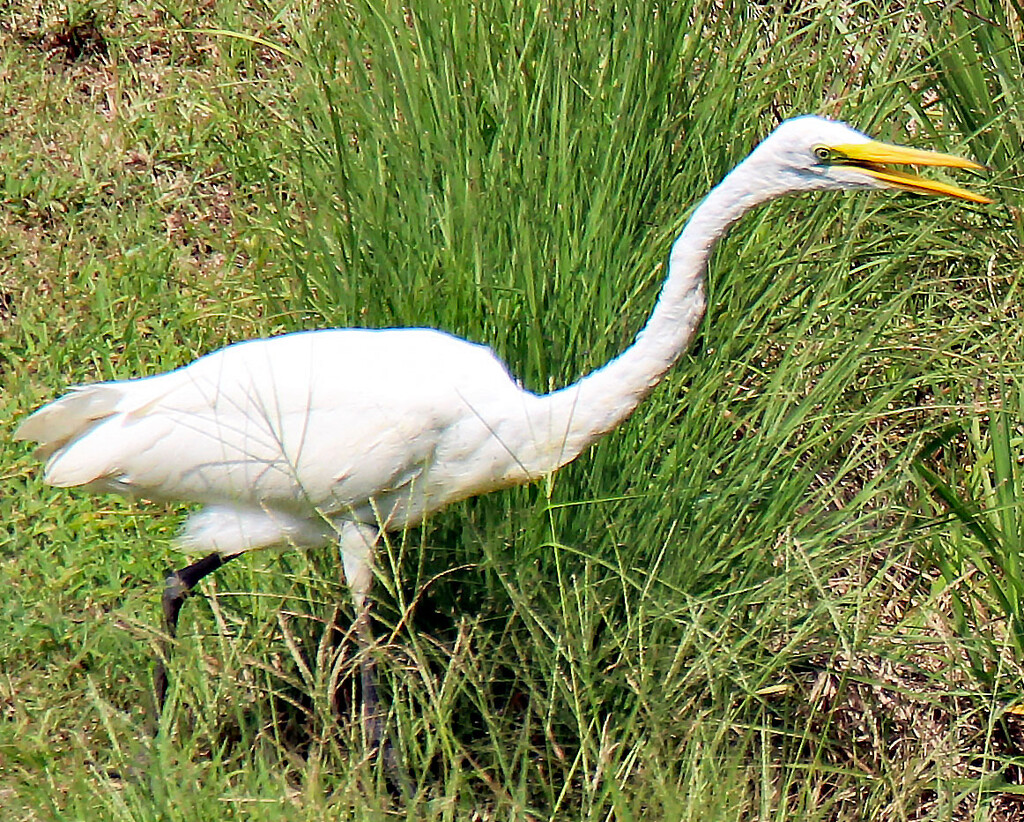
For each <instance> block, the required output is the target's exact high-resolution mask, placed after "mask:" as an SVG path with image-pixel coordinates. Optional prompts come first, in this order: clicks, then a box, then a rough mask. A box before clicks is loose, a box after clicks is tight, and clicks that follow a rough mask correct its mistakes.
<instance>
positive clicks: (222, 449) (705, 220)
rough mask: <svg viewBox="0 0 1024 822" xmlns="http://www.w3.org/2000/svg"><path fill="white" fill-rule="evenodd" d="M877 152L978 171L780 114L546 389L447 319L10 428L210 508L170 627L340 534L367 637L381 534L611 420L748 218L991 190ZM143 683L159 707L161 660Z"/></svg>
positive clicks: (521, 474)
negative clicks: (238, 567) (601, 337)
mask: <svg viewBox="0 0 1024 822" xmlns="http://www.w3.org/2000/svg"><path fill="white" fill-rule="evenodd" d="M891 164H914V165H928V166H950V167H956V168H980V166H978V165H977V164H976V163H973V162H971V161H969V160H964V159H960V158H957V157H953V156H949V155H946V154H938V153H934V152H929V151H920V150H915V149H909V148H902V147H899V146H893V145H887V144H884V143H879V142H875V141H873V140H871V139H869V138H868V137H867V136H865V135H864V134H861V133H860V132H858V131H855V130H854V129H852V128H850V127H848V126H846V125H843V124H842V123H837V122H833V121H829V120H825V119H822V118H819V117H813V116H805V117H799V118H796V119H793V120H789V121H786V122H784V123H782V124H781V125H780V126H779V127H778V128H777V129H776V130H775V131H774V132H773V133H772V134H771V135H770V136H769V137H768V138H767V139H765V140H764V142H762V143H761V144H760V145H759V146H758V147H757V148H756V149H755V150H754V151H753V152H752V153H751V154H750V155H749V156H748V157H747V158H746V159H745V160H744V161H743V162H742V163H741V164H740V165H739V166H737V167H736V168H735V170H734V171H733V172H732V173H731V174H729V175H728V176H727V177H726V178H725V179H724V180H723V181H722V182H721V183H720V184H719V185H718V186H717V187H716V188H715V189H714V190H712V191H711V193H710V194H709V195H708V196H707V197H706V198H705V199H704V201H703V202H702V203H701V204H700V205H699V207H697V209H696V210H695V211H694V212H693V216H692V217H691V218H690V220H689V222H688V223H687V224H686V227H685V228H684V230H683V232H682V233H681V234H680V235H679V237H678V239H677V240H676V241H675V244H674V245H673V246H672V250H671V254H670V256H669V262H668V272H667V276H666V278H665V282H664V285H663V287H662V290H661V295H660V297H659V299H658V301H657V304H656V305H655V307H654V310H653V312H652V314H651V316H650V319H649V320H648V322H647V325H646V326H645V327H644V328H643V329H642V330H641V331H640V333H639V335H638V336H637V338H636V340H635V342H634V343H633V345H631V346H630V347H629V348H627V349H626V350H625V351H624V352H623V353H622V354H621V355H620V356H618V357H617V358H615V359H614V360H612V361H611V362H609V363H608V364H607V365H605V366H604V367H603V368H601V369H599V370H597V371H594V372H593V373H591V374H589V375H587V376H586V377H583V378H582V379H581V380H579V381H578V382H576V383H574V384H572V385H570V386H568V387H566V388H563V389H561V390H559V391H554V392H552V393H549V394H543V395H538V394H533V393H531V392H529V391H526V390H524V389H523V388H522V387H520V386H519V385H518V384H517V383H516V381H515V380H514V379H513V378H512V377H511V376H510V374H509V372H508V370H507V369H506V367H505V366H504V365H503V364H502V362H501V361H500V360H498V358H497V357H496V356H495V355H494V353H493V352H492V351H491V350H490V349H488V348H486V347H484V346H482V345H476V344H473V343H470V342H467V341H465V340H462V339H459V338H457V337H453V336H451V335H450V334H446V333H444V332H443V331H436V330H431V329H426V328H391V329H383V330H364V329H332V330H322V331H311V332H302V333H295V334H286V335H283V336H279V337H274V338H272V339H263V340H254V341H249V342H242V343H238V344H235V345H231V346H228V347H227V348H224V349H222V350H220V351H217V352H214V353H212V354H209V355H207V356H205V357H202V358H200V359H199V360H197V361H195V362H194V363H192V364H191V365H188V366H185V367H183V368H179V369H177V370H175V371H171V372H169V373H166V374H161V375H157V376H153V377H146V378H142V379H133V380H124V381H117V382H102V383H96V384H93V385H85V386H79V387H75V388H72V389H71V390H70V392H69V393H68V394H66V395H65V396H63V397H61V398H60V399H58V400H56V401H55V402H52V403H50V404H49V405H46V406H45V407H43V408H41V409H40V410H38V411H36V412H35V413H34V414H32V415H31V416H30V417H29V418H28V419H26V420H25V421H24V422H23V423H22V425H21V426H20V428H19V429H18V431H17V434H16V436H17V437H18V438H19V439H24V440H35V441H37V442H38V443H39V449H38V452H37V453H38V454H39V455H40V456H41V457H43V458H46V470H45V475H44V479H45V481H46V482H48V483H50V484H51V485H55V486H59V487H70V486H80V487H83V488H87V489H89V490H94V491H103V492H107V491H114V492H117V493H121V494H129V495H132V496H135V497H141V498H145V499H152V500H183V501H189V502H195V503H201V504H203V505H204V506H205V507H203V508H202V509H201V510H199V511H197V512H195V513H193V514H192V515H191V516H190V517H189V518H188V520H187V521H186V523H185V527H184V531H183V534H182V536H181V540H180V542H181V546H182V547H183V548H184V549H187V550H188V551H192V552H198V553H201V554H203V555H204V556H203V557H202V558H200V559H199V560H198V561H197V562H195V563H193V564H192V565H189V566H188V567H186V568H184V569H182V570H180V571H177V572H174V573H172V574H171V575H170V576H169V577H168V579H167V586H166V591H165V593H164V598H163V606H164V618H165V628H166V632H167V635H168V636H169V637H174V635H175V632H176V627H177V620H178V613H179V610H180V608H181V605H182V601H183V600H184V598H185V596H186V595H187V594H188V592H189V590H190V589H192V588H193V587H194V586H195V585H196V583H198V582H199V580H200V579H202V578H203V577H204V576H206V575H207V574H209V573H210V572H212V571H213V570H215V569H216V568H218V567H219V566H220V565H222V564H223V563H224V562H225V561H226V560H228V559H230V558H232V557H235V556H238V555H239V554H241V553H243V552H245V551H250V550H253V549H256V548H264V547H268V546H273V545H282V544H283V545H291V546H295V547H298V548H303V547H309V546H319V545H323V544H326V543H329V542H333V541H337V542H338V544H339V545H340V549H341V559H342V563H343V565H344V571H345V577H346V580H347V583H348V585H349V587H350V589H351V594H352V597H353V600H354V602H355V609H356V615H357V616H356V626H355V627H356V630H357V636H358V637H359V640H360V641H361V643H363V644H364V646H365V645H366V644H368V643H369V642H370V640H371V635H370V629H369V623H368V611H369V608H370V600H369V598H368V597H369V593H370V585H371V582H372V579H373V555H374V547H375V546H376V545H377V543H378V540H379V539H380V537H381V534H382V533H383V532H385V531H391V530H398V529H402V528H405V527H407V526H411V525H415V524H416V523H419V522H420V521H421V520H422V519H423V518H424V517H425V516H426V515H427V514H429V513H430V512H432V511H436V510H438V509H439V508H441V507H443V506H445V505H447V504H449V503H451V502H454V501H456V500H461V499H465V498H466V497H470V496H473V495H476V494H483V493H486V492H488V491H494V490H496V489H499V488H504V487H506V486H511V485H516V484H518V483H526V482H531V481H533V480H536V479H538V478H539V477H543V476H544V475H546V474H549V473H550V472H552V471H555V470H556V469H558V468H560V467H561V466H563V465H565V464H566V463H568V462H570V461H571V460H573V459H575V458H576V457H577V456H579V454H580V453H581V452H582V451H583V450H584V449H586V448H587V446H589V445H590V444H591V443H593V442H594V441H595V440H596V439H597V438H598V437H600V436H601V435H603V434H605V433H607V432H608V431H611V430H612V429H613V428H615V427H616V426H617V425H619V424H620V423H621V422H622V421H623V420H625V419H626V418H627V417H628V416H629V415H630V414H631V413H632V412H633V410H634V409H635V408H636V406H637V404H638V403H639V402H640V401H641V400H642V399H643V398H644V397H645V396H646V395H647V394H648V393H649V392H650V391H651V389H653V388H654V386H655V385H657V383H658V381H659V380H660V379H661V378H662V376H663V375H664V374H665V372H666V371H667V370H668V369H669V368H670V367H671V366H672V365H673V363H675V362H676V360H677V359H678V358H679V356H680V355H681V354H682V353H683V351H684V350H685V349H686V347H687V345H688V343H689V342H690V340H691V338H692V337H693V335H694V332H695V330H696V329H697V326H698V324H699V323H700V321H701V318H702V317H703V315H704V306H705V298H704V276H705V271H706V268H707V265H708V258H709V257H710V255H711V251H712V249H713V247H714V245H715V243H716V241H717V240H718V239H719V238H721V237H722V236H723V235H724V234H725V232H726V231H727V229H728V228H729V226H730V225H732V224H733V223H734V222H735V221H736V220H737V219H738V218H739V217H740V216H741V215H742V214H743V213H744V212H746V211H748V210H749V209H751V208H753V207H754V206H756V205H758V204H760V203H764V202H766V201H768V200H771V199H774V198H777V197H780V196H782V195H785V194H791V193H795V192H802V191H818V190H827V189H876V188H897V189H902V190H906V191H912V192H917V193H920V194H939V195H948V196H952V197H959V198H963V199H965V200H971V201H973V202H976V203H986V202H990V200H988V199H987V198H985V197H983V196H980V195H978V194H974V193H971V192H969V191H966V190H964V189H961V188H958V187H956V186H953V185H950V184H947V183H942V182H936V181H931V180H927V179H923V178H921V177H918V176H916V175H914V174H910V173H907V172H902V171H897V170H895V169H892V168H891V167H890V165H891ZM361 659H362V660H363V661H362V669H361V670H362V680H363V694H364V698H363V721H364V723H365V727H366V729H367V734H368V736H370V737H371V740H372V741H373V742H374V744H376V743H378V742H379V741H380V738H381V737H380V734H381V730H380V726H379V721H378V720H377V718H376V717H377V708H376V697H375V688H374V684H373V670H372V661H371V658H370V655H369V654H367V653H363V654H361ZM155 686H156V690H157V695H158V701H159V703H160V704H162V703H163V699H164V695H165V689H166V674H165V668H164V661H163V660H161V661H160V662H159V663H158V667H157V671H156V682H155Z"/></svg>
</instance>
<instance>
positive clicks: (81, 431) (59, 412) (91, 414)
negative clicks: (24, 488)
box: [14, 383, 124, 459]
mask: <svg viewBox="0 0 1024 822" xmlns="http://www.w3.org/2000/svg"><path fill="white" fill-rule="evenodd" d="M123 398H124V390H123V389H122V388H121V387H120V386H119V385H118V384H117V383H96V384H94V385H83V386H76V387H74V388H72V389H71V390H70V391H69V392H68V393H67V394H65V395H64V396H63V397H61V398H60V399H59V400H56V401H55V402H51V403H50V404H49V405H44V406H43V407H42V408H40V409H39V410H38V411H36V412H35V413H34V414H32V415H31V416H30V417H29V418H28V419H26V420H25V421H24V422H23V423H22V424H21V425H20V426H18V430H17V431H15V432H14V438H15V439H18V440H34V441H35V442H38V443H39V447H38V448H37V449H36V455H37V456H39V457H40V458H42V459H46V458H48V457H49V456H50V455H51V454H53V453H54V452H55V451H58V450H60V449H61V448H63V447H64V446H65V445H67V444H68V443H69V442H71V441H73V440H76V439H80V438H81V437H83V436H85V435H86V434H88V433H89V432H90V431H91V430H92V429H93V428H95V427H96V425H98V424H99V423H100V422H102V421H103V420H105V419H107V418H108V417H110V416H111V415H113V414H115V413H116V412H117V410H118V404H119V403H120V402H121V400H122V399H123Z"/></svg>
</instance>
